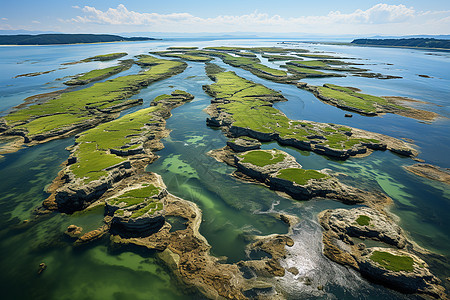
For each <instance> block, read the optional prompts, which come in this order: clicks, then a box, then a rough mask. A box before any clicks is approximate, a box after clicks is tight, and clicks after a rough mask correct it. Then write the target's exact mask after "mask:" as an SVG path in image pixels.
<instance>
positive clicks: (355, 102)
mask: <svg viewBox="0 0 450 300" xmlns="http://www.w3.org/2000/svg"><path fill="white" fill-rule="evenodd" d="M318 91H319V94H320V95H322V96H324V97H327V98H333V99H335V100H337V101H338V103H339V104H340V105H345V106H349V107H352V108H357V109H360V110H362V111H363V112H366V113H375V112H376V107H375V104H376V103H377V102H376V101H370V100H368V99H364V98H358V97H356V96H354V95H353V94H350V93H347V92H344V91H341V90H335V89H331V88H327V87H322V86H321V87H318Z"/></svg>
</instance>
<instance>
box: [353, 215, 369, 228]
mask: <svg viewBox="0 0 450 300" xmlns="http://www.w3.org/2000/svg"><path fill="white" fill-rule="evenodd" d="M356 223H358V224H359V225H360V226H368V225H369V224H370V217H368V216H365V215H360V216H359V217H358V219H356Z"/></svg>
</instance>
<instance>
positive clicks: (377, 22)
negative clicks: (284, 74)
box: [0, 3, 450, 35]
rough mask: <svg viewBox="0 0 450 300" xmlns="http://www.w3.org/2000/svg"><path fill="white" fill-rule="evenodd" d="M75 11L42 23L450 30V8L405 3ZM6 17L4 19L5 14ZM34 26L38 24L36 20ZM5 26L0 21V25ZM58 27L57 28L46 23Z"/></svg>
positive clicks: (82, 28)
mask: <svg viewBox="0 0 450 300" xmlns="http://www.w3.org/2000/svg"><path fill="white" fill-rule="evenodd" d="M72 8H73V9H74V11H77V12H78V13H76V16H75V17H73V18H70V19H57V21H58V22H57V23H58V24H59V25H58V24H55V25H54V24H52V25H50V24H48V23H47V22H46V23H45V24H44V23H43V22H41V26H44V25H48V26H47V27H49V26H53V27H57V28H58V30H60V31H65V32H105V33H106V32H131V31H141V32H142V31H147V32H150V31H153V32H187V33H194V32H210V33H214V32H238V31H241V32H267V33H300V32H301V33H312V34H354V35H355V34H371V33H379V34H449V33H450V11H417V10H416V9H414V8H413V7H408V6H407V5H403V4H399V5H389V4H383V3H379V4H376V5H374V6H372V7H370V8H368V9H365V10H364V9H357V10H355V11H353V12H350V13H343V12H341V11H330V12H329V13H328V14H326V15H319V16H302V15H300V13H299V16H298V17H290V18H286V17H283V16H281V15H273V14H268V13H264V12H258V11H255V12H253V13H249V14H243V15H219V16H214V17H210V18H202V17H198V16H195V15H192V14H190V13H169V14H160V13H156V12H139V11H133V10H129V9H128V8H127V7H126V6H125V5H124V4H119V5H118V6H117V7H116V8H108V9H106V10H101V9H98V8H96V7H94V6H84V7H79V6H72ZM2 20H5V19H2ZM34 23H35V24H34V25H36V24H37V23H36V22H34ZM0 27H1V26H0ZM46 29H47V30H49V29H55V28H46Z"/></svg>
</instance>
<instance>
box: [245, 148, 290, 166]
mask: <svg viewBox="0 0 450 300" xmlns="http://www.w3.org/2000/svg"><path fill="white" fill-rule="evenodd" d="M239 157H240V158H242V160H241V163H249V164H252V165H255V166H258V167H264V166H267V165H274V164H276V163H279V162H282V161H283V160H284V159H285V158H286V155H285V154H284V153H283V152H281V151H276V152H275V153H274V154H273V153H272V152H268V151H264V150H253V151H249V152H247V153H245V154H241V155H239Z"/></svg>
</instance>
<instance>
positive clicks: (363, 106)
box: [299, 84, 437, 120]
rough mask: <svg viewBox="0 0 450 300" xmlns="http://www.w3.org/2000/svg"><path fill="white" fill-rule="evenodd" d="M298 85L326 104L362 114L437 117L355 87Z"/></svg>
mask: <svg viewBox="0 0 450 300" xmlns="http://www.w3.org/2000/svg"><path fill="white" fill-rule="evenodd" d="M299 87H301V88H305V89H307V90H309V91H311V92H312V93H313V94H314V95H315V96H316V97H317V98H318V99H319V100H322V101H323V102H325V103H327V104H331V105H334V106H336V107H339V108H342V109H345V110H349V111H355V112H358V113H360V114H362V115H369V116H376V115H379V114H383V113H394V114H398V115H402V116H405V117H411V118H416V119H421V120H433V119H434V118H436V117H437V114H435V113H433V112H428V111H424V110H420V109H415V108H412V107H407V106H403V105H400V103H401V100H402V98H400V99H398V97H377V96H373V95H368V94H363V93H361V92H360V90H359V89H357V88H352V87H342V86H338V85H334V84H324V85H323V86H309V85H302V86H299ZM407 100H408V99H406V101H407Z"/></svg>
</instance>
